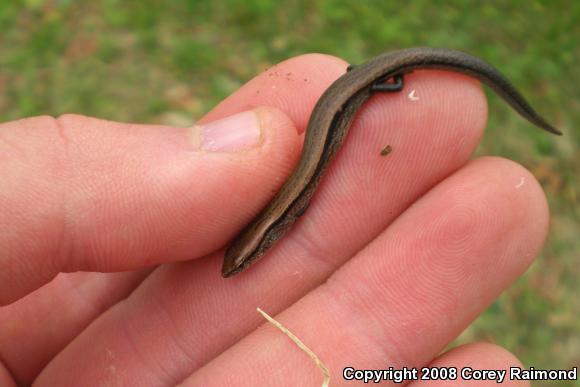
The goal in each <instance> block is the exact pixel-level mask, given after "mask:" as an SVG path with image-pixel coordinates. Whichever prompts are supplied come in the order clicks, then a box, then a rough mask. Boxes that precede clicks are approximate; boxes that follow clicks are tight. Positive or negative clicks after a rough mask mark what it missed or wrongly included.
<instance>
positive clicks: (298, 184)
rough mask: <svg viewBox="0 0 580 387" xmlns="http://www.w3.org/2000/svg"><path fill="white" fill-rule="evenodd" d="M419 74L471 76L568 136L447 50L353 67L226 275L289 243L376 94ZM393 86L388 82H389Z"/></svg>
mask: <svg viewBox="0 0 580 387" xmlns="http://www.w3.org/2000/svg"><path fill="white" fill-rule="evenodd" d="M416 69H443V70H450V71H455V72H459V73H463V74H467V75H470V76H472V77H474V78H477V79H479V80H480V81H482V82H483V83H485V84H487V85H488V86H489V87H491V88H492V89H493V90H494V91H495V92H496V93H497V94H498V95H499V96H501V97H502V98H503V99H504V100H505V101H506V102H507V103H508V104H509V105H510V106H511V107H512V108H514V109H515V110H516V111H517V112H518V113H519V114H520V115H521V116H522V117H524V118H526V119H527V120H528V121H530V122H531V123H532V124H534V125H536V126H538V127H540V128H542V129H544V130H547V131H548V132H550V133H554V134H558V135H561V134H562V133H561V132H560V131H559V130H557V129H556V128H554V127H553V126H551V125H550V124H548V123H547V122H546V121H545V120H544V119H543V118H542V117H541V116H540V115H539V114H538V113H536V112H535V111H534V109H532V107H531V106H530V105H529V104H528V103H527V102H526V100H525V99H524V98H523V97H522V95H521V94H520V93H519V92H518V91H517V90H516V89H515V87H514V86H513V85H512V84H511V83H510V82H509V81H508V80H507V79H506V78H505V77H504V76H503V75H502V74H500V73H499V72H498V71H497V70H496V69H495V68H494V67H492V66H491V65H489V64H488V63H486V62H484V61H482V60H481V59H478V58H475V57H473V56H471V55H468V54H465V53H463V52H459V51H454V50H449V49H442V48H426V47H420V48H409V49H404V50H399V51H392V52H388V53H386V54H383V55H380V56H378V57H376V58H373V59H371V60H370V61H368V62H366V63H364V64H362V65H360V66H351V67H349V69H348V71H347V72H346V73H345V74H344V75H343V76H341V77H340V78H338V79H337V80H336V81H335V82H334V83H333V84H332V85H330V87H329V88H328V89H327V90H326V91H325V92H324V94H322V96H321V97H320V99H319V100H318V102H317V103H316V106H315V107H314V110H313V111H312V114H311V116H310V121H309V122H308V128H307V130H306V136H305V139H304V148H303V150H302V156H301V159H300V161H299V163H298V166H297V167H296V169H295V170H294V172H293V173H292V175H291V176H290V177H289V178H288V180H287V181H286V182H285V183H284V185H283V186H282V188H281V189H280V191H279V192H278V194H277V195H276V196H275V197H274V199H273V200H272V201H271V202H270V203H269V204H268V206H266V208H264V209H263V210H262V211H261V212H260V214H258V216H256V218H255V219H254V220H252V222H250V224H249V225H248V226H246V227H245V228H244V229H243V230H242V231H241V232H240V234H239V235H238V236H237V237H236V238H235V239H234V241H233V242H232V244H231V245H230V247H229V248H228V249H227V251H226V254H225V258H224V264H223V267H222V275H223V276H224V277H229V276H232V275H234V274H236V273H239V272H241V271H243V270H244V269H246V268H247V267H248V266H249V265H250V264H252V263H253V262H255V261H256V260H257V259H258V258H260V257H261V256H262V255H264V253H265V252H266V251H267V250H268V249H269V248H270V247H272V245H273V244H274V243H276V241H277V240H278V239H280V238H281V237H283V236H284V235H285V234H286V232H288V230H289V229H290V227H291V226H292V225H293V224H294V222H295V221H296V219H298V217H299V216H301V215H302V214H303V213H304V211H306V208H307V207H308V204H309V202H310V199H311V197H312V195H313V194H314V191H316V187H317V186H318V183H319V182H320V179H321V178H322V176H323V174H324V172H325V170H326V168H327V167H328V165H329V163H330V162H331V161H332V159H333V157H334V155H335V154H336V152H337V151H338V149H339V148H340V146H341V145H342V143H343V141H344V138H345V137H346V134H347V132H348V130H349V127H350V124H351V123H352V121H353V119H354V117H355V115H356V113H357V111H358V109H359V108H360V107H361V105H362V104H363V103H364V102H365V101H366V100H368V99H369V98H370V96H371V95H372V94H373V93H374V92H387V91H399V90H402V88H403V75H404V74H405V73H409V72H411V71H413V70H416ZM391 79H392V80H393V81H391V82H388V80H391Z"/></svg>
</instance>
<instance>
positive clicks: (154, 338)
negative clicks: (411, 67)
mask: <svg viewBox="0 0 580 387" xmlns="http://www.w3.org/2000/svg"><path fill="white" fill-rule="evenodd" d="M298 59H300V58H297V60H298ZM289 63H291V61H290V62H289ZM324 67H325V68H326V69H327V72H328V73H335V74H342V73H343V72H344V63H343V62H337V61H336V60H333V61H330V60H328V62H327V63H326V66H324ZM407 85H408V86H409V88H410V90H413V89H414V90H416V95H419V96H420V97H421V101H424V104H419V105H417V104H416V102H410V103H411V105H409V103H407V97H406V95H380V96H377V97H375V98H374V99H373V100H372V101H370V103H369V104H368V105H367V106H366V108H365V109H364V111H363V112H362V113H361V115H360V116H359V118H358V120H357V122H356V123H355V125H354V127H353V129H352V130H351V136H350V137H349V139H348V140H347V144H346V145H345V148H344V149H343V150H342V151H341V154H340V155H339V156H338V160H337V161H336V162H335V166H334V167H333V168H332V169H331V171H329V174H328V175H327V177H326V178H325V182H323V186H322V187H321V191H319V192H318V194H317V196H318V197H321V196H322V195H324V192H325V191H327V190H330V191H331V192H333V193H332V194H330V195H329V196H327V197H326V199H324V200H322V199H315V201H314V202H313V204H312V205H311V208H310V210H309V212H308V216H307V217H306V218H308V217H314V218H316V217H318V218H316V219H317V220H314V221H315V222H318V226H320V228H318V229H316V228H314V227H315V225H310V226H309V227H310V228H304V225H303V224H298V225H297V227H295V228H294V231H293V232H292V233H291V234H290V235H289V236H288V237H286V238H285V239H284V240H283V241H282V242H281V244H279V245H278V248H275V249H274V251H272V252H270V253H269V255H268V257H266V258H264V260H263V261H262V262H260V263H259V264H257V265H256V266H255V267H253V268H251V269H250V270H249V271H248V272H247V273H244V275H242V276H240V277H239V278H234V279H232V280H228V281H224V280H222V279H221V278H220V277H219V274H218V271H219V266H220V265H221V262H220V260H221V259H222V253H220V254H216V255H214V256H212V258H211V259H208V260H200V261H199V262H195V263H193V264H184V265H177V266H169V267H165V268H162V269H161V270H158V271H157V272H156V273H154V275H152V276H151V277H150V278H148V280H147V281H145V282H144V283H143V286H142V287H141V288H140V289H139V290H138V291H137V292H135V293H134V294H133V295H132V296H131V297H130V298H129V299H128V300H126V302H125V303H124V305H123V306H121V307H120V308H118V309H116V310H114V311H111V312H110V313H108V314H107V315H106V316H103V318H102V319H100V320H99V321H98V322H97V323H95V324H93V325H92V326H91V327H90V328H89V329H88V330H87V331H86V332H85V333H84V334H83V335H82V337H79V338H78V339H77V340H76V341H75V342H74V343H72V344H71V345H70V346H69V347H68V348H67V350H66V351H65V352H63V353H62V354H61V356H59V358H58V359H56V360H55V361H54V362H53V364H51V366H50V367H49V368H50V370H46V375H52V376H51V377H55V375H56V374H57V373H58V374H60V373H61V372H63V371H64V369H65V368H64V367H65V365H66V364H72V363H75V364H76V366H75V369H76V370H79V372H80V373H81V372H82V373H90V372H96V373H99V372H100V371H99V370H102V371H103V372H106V369H108V367H109V366H110V365H111V364H110V362H111V361H114V362H116V361H122V362H123V369H124V370H125V373H124V374H123V375H124V376H125V377H126V378H127V379H125V380H126V381H127V382H129V380H131V378H132V377H136V375H140V374H141V372H142V368H143V364H147V368H149V369H151V370H153V371H151V372H152V373H153V374H154V375H155V376H159V375H162V376H159V377H162V378H164V381H166V382H167V383H169V384H170V383H173V382H176V381H178V380H181V379H182V378H183V377H184V376H185V375H187V374H188V373H190V372H192V371H193V370H194V369H195V368H196V367H199V366H201V365H203V364H204V363H205V362H207V361H208V360H209V359H211V358H212V357H213V356H215V355H217V354H219V353H220V352H221V351H223V350H224V349H226V348H227V347H228V346H230V345H232V343H233V342H235V341H236V340H238V339H239V338H240V337H241V336H243V335H244V334H246V333H248V332H249V331H251V330H252V329H254V328H255V326H256V325H257V324H258V323H259V321H260V320H259V318H258V316H257V315H256V314H255V312H254V310H255V307H256V305H265V306H270V307H271V308H270V311H271V312H272V313H275V311H277V310H280V309H282V308H284V307H286V306H287V305H289V304H291V303H292V302H294V301H295V300H297V299H298V298H299V297H301V296H302V295H303V294H304V293H305V292H307V291H308V290H310V289H312V288H313V287H315V286H317V285H318V284H319V283H320V282H321V281H323V280H324V279H325V278H326V277H327V276H328V275H330V273H331V272H332V271H333V270H335V269H336V268H337V267H338V266H340V265H341V264H342V262H344V261H345V260H346V259H348V254H351V255H352V253H353V252H354V251H357V250H358V249H360V248H362V247H363V246H364V245H365V244H366V243H368V241H369V240H372V238H374V237H375V236H376V235H377V233H379V232H380V231H381V230H382V229H383V228H384V227H385V226H386V225H387V224H388V223H389V222H390V221H392V219H394V218H396V217H397V216H398V215H399V213H400V212H401V211H403V210H404V209H405V208H406V207H407V206H408V205H409V203H411V202H412V201H413V200H415V199H416V198H417V197H419V196H420V195H422V194H423V193H424V192H425V191H426V190H427V189H429V188H430V187H431V186H432V185H433V184H435V183H436V182H437V181H438V180H440V179H442V178H444V177H445V176H446V175H448V174H449V173H451V172H452V171H454V170H455V169H456V168H458V167H459V166H460V165H461V164H462V163H464V162H465V161H466V159H467V158H468V155H469V153H470V152H471V150H472V149H473V148H474V147H475V144H476V143H477V140H478V138H479V135H480V133H481V129H482V127H483V124H484V121H485V112H486V105H485V100H484V99H483V95H482V93H481V90H480V89H479V87H478V85H477V84H476V83H473V82H471V81H467V82H466V78H465V77H456V76H454V75H451V74H448V73H443V72H416V73H414V74H412V75H410V76H409V77H408V78H407ZM293 98H299V97H298V96H293ZM399 98H400V99H399ZM441 101H445V103H441ZM392 104H394V105H396V106H394V107H393V106H391V105H392ZM385 121H386V123H385ZM426 127H428V128H429V130H425V128H426ZM386 139H388V141H396V142H391V144H394V151H393V154H392V155H389V156H388V158H386V159H385V158H381V157H380V156H378V153H379V152H380V148H381V147H382V145H381V146H380V147H377V144H384V142H385V141H387V140H386ZM349 148H350V149H349ZM377 148H378V149H377ZM372 149H376V152H372ZM450 150H451V151H450ZM343 155H346V156H343ZM375 156H376V158H375ZM391 156H392V158H391ZM342 157H346V159H345V160H342ZM348 160H350V162H348ZM367 162H368V166H367V165H366V164H365V163H367ZM363 164H365V165H363ZM360 173H363V175H360ZM350 179H354V180H350ZM393 182H396V184H394V183H393ZM353 185H354V186H353ZM333 200H338V201H339V202H340V204H339V206H340V205H342V206H343V207H344V208H340V209H339V211H338V212H337V211H336V210H337V207H336V205H335V204H333ZM347 200H348V203H350V204H349V205H345V202H346V201H347ZM355 204H356V206H355ZM318 206H320V208H321V209H320V210H316V207H318ZM258 210H259V208H255V211H256V212H257V211H258ZM343 210H344V211H343ZM313 211H314V212H313ZM313 214H314V215H313ZM329 214H330V215H329ZM365 217H367V218H365ZM361 218H362V219H361ZM345 219H348V222H351V223H353V224H356V225H357V227H358V226H360V229H354V228H353V229H349V228H348V227H342V222H344V221H345ZM247 220H249V218H248V219H247ZM304 222H305V219H303V220H302V221H301V223H304ZM241 226H242V224H240V227H241ZM367 226H368V227H367ZM301 228H302V230H301ZM325 229H328V230H329V233H321V232H320V230H325ZM305 232H306V233H308V232H313V233H314V234H313V235H317V237H319V238H320V244H319V245H317V246H309V245H308V244H304V245H301V244H300V242H301V241H302V239H301V238H304V235H302V236H300V234H301V233H305ZM331 233H333V234H331ZM333 235H334V237H335V238H332V236H333ZM293 240H294V241H293ZM337 242H338V244H339V245H338V246H341V247H340V248H338V247H337V248H334V247H333V245H334V244H335V243H337ZM342 243H348V249H349V250H350V251H343V250H341V248H344V246H342V245H341V244H342ZM284 245H285V246H284ZM291 248H293V249H294V250H290V249H291ZM321 256H322V257H324V258H325V261H322V260H319V259H317V257H321ZM232 295H235V297H234V296H232ZM127 321H130V322H131V327H130V329H129V328H127V327H126V324H127ZM215 321H219V322H220V323H219V324H216V323H215ZM167 324H171V326H173V327H174V329H172V330H168V329H164V328H162V327H164V326H166V325H167ZM191 327H199V329H196V330H192V329H191ZM127 331H130V332H131V333H132V335H134V336H132V337H129V336H127V333H126V332H127ZM94 343H99V344H101V345H104V343H106V345H107V346H108V348H111V350H113V351H114V352H115V353H118V357H116V358H115V359H114V360H111V359H107V358H102V357H101V354H99V353H98V352H99V351H98V347H95V346H94ZM135 346H137V348H139V349H136V347H135ZM87 348H94V349H95V352H94V353H89V352H88V351H90V349H89V350H87ZM150 348H155V349H156V350H155V351H150ZM135 351H138V352H139V353H141V354H142V356H141V357H138V358H136V357H134V356H131V353H133V352H135ZM81 353H82V354H83V356H80V354H81ZM95 358H96V359H99V360H95ZM119 366H120V364H119ZM67 367H68V366H67ZM93 367H96V368H97V369H96V370H95V369H93ZM102 376H103V375H102V374H101V373H99V377H102ZM71 377H74V375H72V376H71ZM115 377H119V376H118V375H116V376H115ZM47 378H49V377H48V376H47Z"/></svg>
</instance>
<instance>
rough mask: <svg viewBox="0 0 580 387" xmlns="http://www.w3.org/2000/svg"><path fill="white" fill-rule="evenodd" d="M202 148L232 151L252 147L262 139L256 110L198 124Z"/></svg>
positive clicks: (214, 150)
mask: <svg viewBox="0 0 580 387" xmlns="http://www.w3.org/2000/svg"><path fill="white" fill-rule="evenodd" d="M194 131H197V132H198V133H199V135H200V142H199V145H200V148H201V149H202V150H206V151H210V152H232V151H239V150H244V149H248V148H252V147H254V146H255V145H257V144H258V143H259V141H260V134H261V133H260V123H259V119H258V116H257V115H256V113H255V112H254V111H246V112H242V113H237V114H234V115H232V116H229V117H226V118H222V119H220V120H217V121H213V122H210V123H207V124H204V125H196V127H194Z"/></svg>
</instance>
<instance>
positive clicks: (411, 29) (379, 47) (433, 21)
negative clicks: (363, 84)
mask: <svg viewBox="0 0 580 387" xmlns="http://www.w3.org/2000/svg"><path fill="white" fill-rule="evenodd" d="M403 4H404V3H403V2H385V1H361V2H355V1H346V0H344V1H342V0H332V1H321V0H314V1H306V0H305V1H288V2H285V3H284V5H283V6H281V5H277V3H275V2H271V1H265V0H246V1H243V2H242V1H238V0H222V1H213V2H209V1H208V2H204V1H193V0H192V1H181V0H179V1H178V0H174V1H161V0H153V1H136V0H129V1H121V0H103V1H96V2H77V1H72V0H61V1H58V0H54V1H46V0H27V1H10V0H8V1H2V2H0V114H1V120H2V121H7V120H11V119H16V118H20V117H25V116H31V115H38V114H50V115H59V114H61V113H65V112H76V113H81V114H86V115H92V116H98V117H103V118H108V119H112V120H119V121H133V122H148V123H165V124H178V125H183V124H185V125H187V124H190V123H192V122H193V121H194V120H195V119H196V118H199V117H200V116H201V115H203V113H204V112H206V111H208V110H209V109H211V107H212V106H214V105H215V104H216V103H217V102H219V101H220V100H221V99H222V98H224V97H225V96H227V95H228V94H230V93H231V92H232V91H234V90H235V89H236V88H237V87H239V86H240V85H242V84H243V83H244V82H246V81H247V80H249V79H250V78H252V77H253V76H255V75H256V74H258V73H260V72H261V71H263V70H264V69H265V68H266V67H268V66H269V65H272V64H274V63H276V62H278V61H280V60H283V59H286V58H288V57H291V56H294V55H298V54H302V53H306V52H324V53H329V54H333V55H337V56H341V57H343V58H345V59H347V60H348V61H350V62H352V63H359V62H362V61H364V60H365V59H367V58H369V57H371V56H374V55H376V54H378V53H381V52H383V51H386V50H390V49H395V48H402V47H408V46H418V45H429V46H443V47H452V48H456V49H461V50H465V51H468V52H471V53H473V54H475V55H478V56H481V57H482V58H485V59H486V60H488V61H489V62H491V63H494V64H496V65H497V66H498V67H499V68H500V69H501V70H502V71H503V72H504V73H505V74H506V75H507V76H508V77H509V78H510V79H512V80H513V82H514V83H515V84H516V85H517V86H518V87H519V88H521V90H522V91H523V92H524V94H525V95H526V96H528V97H529V99H530V100H531V102H532V104H533V105H534V106H537V107H538V109H539V110H540V111H541V112H542V113H543V114H544V115H545V116H546V117H548V118H550V119H551V120H553V121H555V122H556V124H557V126H559V127H561V128H563V129H564V131H565V137H563V138H561V139H556V138H554V137H550V136H547V135H546V134H545V133H541V132H540V131H536V130H532V129H530V125H529V124H528V123H527V122H525V121H524V120H522V119H520V118H519V117H518V116H517V115H515V114H514V113H513V112H511V111H509V110H508V109H507V108H506V107H505V106H503V105H502V104H501V103H499V101H498V100H497V99H496V98H495V97H493V96H490V104H491V109H490V124H489V127H488V129H487V132H486V135H485V137H484V140H483V143H482V144H481V146H480V148H479V149H478V154H495V155H501V156H505V157H509V158H512V159H514V160H517V161H518V162H520V163H522V164H523V165H525V166H526V167H528V168H529V169H530V170H531V171H532V172H534V174H535V175H536V176H537V177H538V179H539V180H540V182H541V183H542V184H543V186H544V189H545V190H546V194H547V197H548V199H549V202H550V207H551V211H552V214H553V221H552V230H551V235H550V239H549V240H548V242H547V245H546V247H545V248H544V250H543V256H542V258H541V259H540V260H539V261H538V262H537V263H536V264H535V265H534V266H533V268H532V269H531V270H530V271H529V272H528V273H527V274H526V276H524V277H523V278H522V279H520V280H519V281H518V282H517V283H516V285H515V286H513V287H512V288H510V290H509V291H507V292H506V293H505V294H504V295H503V296H502V297H501V298H500V300H499V301H498V302H496V303H495V304H494V305H493V307H491V308H490V309H489V310H488V311H487V312H486V313H485V314H484V315H483V316H482V317H481V318H480V319H478V321H477V322H476V323H475V324H474V325H473V326H472V327H471V328H470V329H469V330H468V331H467V332H466V333H465V334H464V335H463V337H462V338H461V339H460V341H467V340H475V339H486V340H492V341H494V342H497V343H499V344H501V345H505V346H507V347H508V348H509V349H510V350H511V351H513V352H514V353H515V354H516V355H517V356H519V357H520V359H522V361H523V362H524V363H525V364H526V365H528V366H534V367H536V368H567V367H571V366H572V365H577V364H580V318H579V316H580V297H578V292H579V286H578V281H579V279H580V269H579V267H580V265H579V264H578V263H579V261H578V258H579V257H580V242H579V241H578V240H579V238H578V237H579V235H580V227H579V223H580V211H579V209H578V201H579V197H578V196H579V194H578V188H579V183H578V176H580V156H579V147H578V145H579V143H580V130H579V129H578V124H579V123H580V91H579V85H580V71H579V70H578V63H580V49H579V42H580V2H575V1H571V0H570V1H552V2H548V1H512V2H509V3H508V2H504V3H499V2H497V3H493V2H481V5H478V4H479V3H477V2H471V6H466V4H468V2H465V1H455V2H442V1H427V0H420V1H413V2H408V4H407V3H405V4H404V5H403ZM476 4H477V5H476ZM535 385H537V386H543V385H545V384H542V383H537V384H535ZM560 385H565V384H560ZM569 385H573V384H569ZM577 385H578V384H577Z"/></svg>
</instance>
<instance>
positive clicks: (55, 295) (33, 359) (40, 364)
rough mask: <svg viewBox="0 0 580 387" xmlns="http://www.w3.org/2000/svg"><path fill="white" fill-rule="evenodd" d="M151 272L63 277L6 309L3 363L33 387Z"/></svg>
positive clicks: (1, 313)
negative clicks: (77, 339) (58, 357)
mask: <svg viewBox="0 0 580 387" xmlns="http://www.w3.org/2000/svg"><path fill="white" fill-rule="evenodd" d="M150 272H151V270H140V271H131V272H123V273H106V274H105V273H71V274H60V275H58V276H57V277H56V278H55V279H54V280H53V281H51V282H50V283H49V284H47V285H46V286H44V287H43V288H42V289H39V290H38V291H36V292H33V293H32V294H29V295H28V297H25V298H23V299H21V300H19V301H18V302H15V303H13V304H11V305H8V306H4V307H1V308H0V343H2V345H1V346H0V359H2V360H3V362H4V363H5V365H6V366H7V367H8V369H10V372H11V374H12V375H13V376H14V378H15V379H16V381H17V383H18V385H21V386H23V385H31V384H32V382H33V381H34V379H35V378H36V376H37V375H38V373H39V372H40V370H41V369H43V368H44V366H46V364H48V362H49V361H50V360H51V359H52V358H53V357H54V356H55V355H56V354H57V353H58V352H60V351H61V350H62V349H63V348H64V347H66V345H67V344H68V343H69V342H70V340H72V338H73V337H75V336H76V335H78V334H79V333H80V332H81V331H82V330H83V329H85V328H86V327H87V326H88V325H89V324H90V323H91V322H92V321H93V320H94V319H95V318H96V317H97V316H99V315H100V314H101V313H103V312H104V311H105V310H107V309H108V308H109V307H110V306H111V305H114V304H116V303H117V302H119V301H121V300H123V299H124V298H125V297H127V296H128V295H129V294H131V292H132V291H133V290H134V289H135V287H136V286H137V285H138V284H139V283H140V282H141V281H142V280H143V278H145V277H146V276H147V274H149V273H150ZM0 386H4V384H2V383H0Z"/></svg>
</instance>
